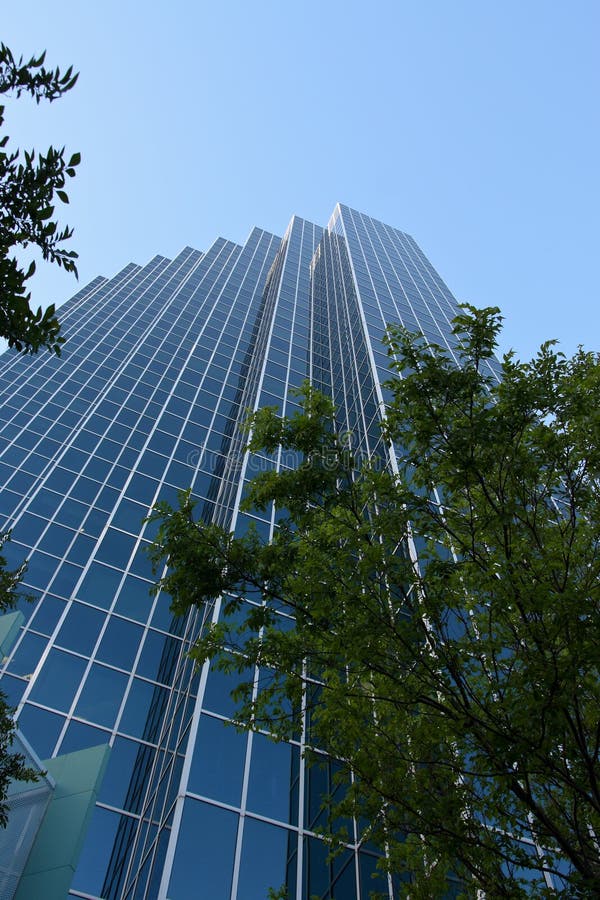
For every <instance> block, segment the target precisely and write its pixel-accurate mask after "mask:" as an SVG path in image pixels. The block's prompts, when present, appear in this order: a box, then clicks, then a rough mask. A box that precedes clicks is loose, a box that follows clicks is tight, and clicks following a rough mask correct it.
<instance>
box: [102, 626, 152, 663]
mask: <svg viewBox="0 0 600 900" xmlns="http://www.w3.org/2000/svg"><path fill="white" fill-rule="evenodd" d="M142 634H143V631H142V629H141V628H140V627H139V625H134V624H133V623H132V622H127V621H125V619H120V618H119V617H118V616H110V619H109V622H108V625H107V626H106V631H105V632H104V634H103V636H102V641H101V643H100V646H99V648H98V652H97V656H98V659H99V660H101V661H102V662H106V663H109V664H110V665H112V666H118V667H119V668H121V669H127V670H128V671H129V670H130V669H131V667H132V665H133V661H134V659H135V657H136V654H137V652H138V647H139V645H140V641H141V639H142Z"/></svg>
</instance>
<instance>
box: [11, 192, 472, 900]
mask: <svg viewBox="0 0 600 900" xmlns="http://www.w3.org/2000/svg"><path fill="white" fill-rule="evenodd" d="M455 313H456V302H455V300H454V299H453V297H452V295H451V294H450V292H449V291H448V288H447V287H446V286H445V285H444V283H443V282H442V280H441V279H440V277H439V276H438V274H437V273H436V272H435V270H434V269H433V268H432V266H431V265H430V263H429V262H428V261H427V259H426V258H425V257H424V255H423V254H422V252H421V251H420V249H419V248H418V246H417V245H416V244H415V242H414V241H413V239H412V238H411V237H409V236H408V235H406V234H404V233H402V232H400V231H397V230H395V229H394V228H390V227H388V226H386V225H384V224H382V223H380V222H377V221H375V220H373V219H371V218H370V217H368V216H365V215H362V214H361V213H358V212H356V211H354V210H351V209H349V208H348V207H345V206H341V205H338V206H337V207H336V209H335V210H334V213H333V215H332V217H331V220H330V222H329V224H328V226H327V227H326V228H325V229H323V228H322V227H319V226H317V225H314V224H312V223H310V222H307V221H305V220H303V219H300V218H298V217H294V218H292V220H291V222H290V224H289V227H288V229H287V231H286V233H285V235H284V237H283V238H280V237H277V236H276V235H273V234H269V233H267V232H265V231H262V230H261V229H258V228H255V229H254V230H253V231H252V232H251V234H250V236H249V238H248V240H247V241H246V243H245V244H244V245H243V246H239V245H237V244H234V243H232V242H230V241H227V240H223V239H218V240H217V241H216V242H215V243H214V244H213V245H212V247H210V248H209V249H208V250H206V252H199V251H197V250H193V249H191V248H189V247H188V248H186V249H185V250H183V251H182V252H181V253H180V254H179V256H177V257H176V258H175V259H173V260H170V259H166V258H164V257H162V256H157V257H155V258H154V259H153V260H151V262H149V263H148V264H147V265H146V266H143V267H140V266H138V265H134V264H131V265H129V266H127V267H126V268H125V269H124V270H123V271H122V272H119V274H118V275H116V276H115V277H114V278H112V279H106V278H97V279H95V280H94V281H92V282H91V283H90V284H89V285H88V286H87V287H85V288H83V289H82V290H81V291H79V292H78V293H77V294H76V295H75V296H74V297H73V298H72V299H71V300H70V301H68V302H67V303H66V304H65V305H64V306H62V307H61V310H60V318H61V321H62V326H63V334H64V335H65V337H66V339H67V342H66V344H65V347H64V350H63V354H62V356H61V357H60V359H57V358H55V357H52V356H51V355H50V354H46V355H40V356H39V357H23V356H18V355H16V354H14V353H12V352H8V353H6V354H4V356H3V357H2V359H1V361H0V368H1V373H2V381H1V391H2V398H1V399H2V414H1V421H0V470H1V480H0V485H1V491H0V505H1V509H0V514H1V517H2V520H3V521H4V522H5V524H6V527H9V528H11V529H12V533H13V538H12V541H11V544H10V545H9V547H8V550H9V555H10V562H11V563H13V564H14V565H18V564H19V563H20V562H21V561H22V560H23V559H24V558H25V557H27V558H28V559H29V566H28V569H27V573H26V575H25V578H24V584H25V590H26V591H27V592H28V593H29V594H31V595H33V596H34V600H33V602H28V603H25V602H24V603H21V604H20V606H21V611H22V613H23V615H24V621H23V624H22V627H21V630H20V633H19V635H18V639H17V640H16V642H15V643H14V647H13V649H12V650H11V651H10V652H9V653H8V654H7V655H6V656H5V658H4V661H3V664H2V679H1V684H0V689H1V690H3V691H4V693H5V694H6V695H7V696H8V698H9V700H10V702H11V703H12V704H13V705H14V706H15V707H16V709H17V715H18V726H19V728H20V729H21V731H22V732H23V734H24V735H25V736H26V737H27V739H28V741H29V743H30V744H31V746H32V748H33V749H34V751H35V752H36V753H37V755H38V757H40V758H41V759H50V758H52V757H56V756H62V755H63V754H68V753H73V752H76V751H85V750H87V749H88V748H93V747H98V746H102V745H109V746H110V748H111V749H110V754H109V757H108V763H107V766H106V771H105V774H104V777H103V779H102V782H101V785H100V787H99V789H98V792H97V796H96V798H95V799H96V802H95V806H94V808H93V813H92V815H91V818H90V820H89V826H88V827H87V830H86V834H85V839H84V841H83V846H82V848H81V854H80V855H79V857H78V863H77V865H76V868H75V872H74V876H73V879H72V883H71V889H70V896H74V897H80V898H99V897H102V898H106V900H116V898H140V900H141V898H152V900H153V898H169V900H187V898H199V900H259V898H263V897H265V898H266V897H267V894H268V889H269V887H273V888H275V889H277V888H279V887H280V886H282V885H286V886H287V890H288V896H289V897H290V900H307V898H309V897H312V896H313V895H315V896H318V897H322V898H333V897H335V898H337V900H363V898H364V900H366V898H368V897H369V893H370V891H372V890H375V889H376V890H379V891H383V892H386V891H388V890H389V891H390V896H392V894H393V891H392V886H391V884H388V881H387V879H386V878H385V877H384V876H382V875H379V876H376V877H375V878H374V877H373V874H374V873H375V871H376V863H377V859H376V857H375V856H374V855H373V854H372V853H371V852H370V851H369V850H368V849H367V848H360V849H359V848H357V846H356V845H352V843H350V844H349V845H348V849H347V852H345V853H343V854H341V855H340V856H338V857H336V859H334V860H333V861H327V855H328V851H327V848H326V847H325V846H324V845H323V843H322V841H321V840H320V839H319V838H318V837H316V836H315V834H314V829H315V827H316V826H317V825H318V824H319V820H320V814H321V812H320V802H319V798H320V797H321V796H322V795H323V793H326V792H327V790H328V773H327V771H326V770H317V769H315V770H311V771H306V770H305V769H304V767H303V765H302V764H301V752H302V747H301V745H300V744H294V743H289V744H285V743H279V744H275V743H272V742H270V741H269V739H268V737H267V736H266V735H263V734H250V735H247V734H240V733H238V732H237V731H236V730H235V729H234V728H226V727H223V721H224V720H225V721H226V720H227V719H228V718H229V717H230V716H231V714H232V711H233V704H232V701H231V699H230V696H229V692H230V689H231V686H232V685H231V683H229V682H228V680H227V679H226V678H225V676H223V675H222V674H220V673H214V672H210V671H208V670H207V669H204V670H202V671H201V672H195V671H194V669H193V666H192V664H191V662H190V661H189V659H188V658H187V651H188V650H189V648H190V643H191V642H192V641H193V640H194V637H195V635H196V634H197V631H198V628H199V624H200V623H199V622H198V621H197V614H192V615H190V617H189V618H188V619H173V617H172V616H171V614H170V612H169V599H168V597H165V596H162V595H159V596H157V597H152V596H151V595H150V588H151V586H152V583H153V577H152V572H151V568H150V565H149V562H148V559H147V555H146V552H145V550H146V547H147V545H148V542H149V541H150V540H151V538H152V532H151V529H150V526H149V525H148V524H146V523H145V522H144V519H145V517H146V516H147V515H148V513H149V511H150V509H151V507H152V506H153V504H154V503H156V502H157V501H158V500H160V499H167V500H169V501H171V502H174V501H175V500H176V497H177V493H178V491H179V490H180V489H181V488H185V487H188V486H191V488H192V492H193V495H194V496H195V497H197V498H198V499H199V506H198V509H199V510H200V512H201V514H202V515H203V516H204V517H206V518H207V519H212V520H214V521H217V522H219V523H221V524H223V525H227V526H228V527H230V528H232V529H234V530H236V531H238V533H241V531H242V530H243V529H245V528H247V526H248V521H249V519H251V518H252V517H251V516H249V515H248V514H247V513H242V512H240V510H239V502H240V497H241V495H242V492H243V489H244V483H245V482H246V481H247V480H248V479H249V478H251V477H252V476H253V474H254V473H255V472H257V471H259V470H260V469H262V468H264V467H265V466H278V465H284V464H285V465H289V464H291V462H292V461H291V460H290V459H289V458H286V459H285V460H284V459H281V458H269V459H267V458H263V457H261V456H260V455H253V456H249V455H248V454H247V453H245V452H244V439H243V436H242V434H241V432H240V428H239V426H240V423H241V422H242V421H243V420H244V419H245V417H246V414H247V410H248V409H256V408H259V407H260V406H264V405H267V404H268V405H278V406H279V407H280V408H281V409H282V410H283V411H284V412H286V413H288V412H291V411H292V410H293V408H294V398H293V396H292V397H290V395H289V390H290V388H293V387H296V386H298V385H299V384H301V382H302V381H303V380H304V379H305V378H306V377H307V376H309V377H310V378H311V379H312V380H313V382H314V383H315V384H317V385H318V386H319V387H321V388H324V389H325V390H327V391H328V392H330V393H331V394H332V395H333V397H334V399H335V402H336V404H337V406H338V410H339V416H340V427H341V428H343V429H346V430H349V431H351V432H352V434H353V435H354V436H355V440H356V446H357V447H358V448H360V449H363V450H364V451H365V452H367V453H369V454H374V453H376V454H379V455H381V456H382V457H384V458H386V460H387V461H388V462H389V463H390V464H391V465H393V459H388V454H389V452H390V451H389V448H387V447H386V446H384V445H383V443H382V441H381V438H380V435H379V430H378V422H379V420H380V417H381V414H382V409H383V404H384V402H385V396H384V393H383V390H382V387H381V381H382V380H383V379H385V378H386V377H387V374H388V364H387V357H386V353H385V350H384V349H383V348H382V345H381V337H382V333H383V330H384V328H385V325H386V323H387V322H389V321H400V322H402V323H404V324H405V325H407V326H408V327H409V328H411V329H420V330H422V331H423V332H424V334H425V335H427V336H428V337H430V338H431V339H433V340H435V341H436V342H437V343H439V344H442V345H444V344H445V345H447V346H448V348H449V349H450V350H451V348H452V335H451V332H450V320H451V319H452V317H453V316H454V315H455ZM254 521H255V523H256V526H257V527H258V529H259V531H260V532H261V533H262V534H263V535H264V536H265V537H268V536H269V534H270V533H271V529H272V528H273V527H275V523H274V521H273V515H272V514H271V515H268V516H264V517H262V518H260V517H257V518H255V520H254ZM217 612H218V610H217ZM354 838H357V835H356V834H355V835H354Z"/></svg>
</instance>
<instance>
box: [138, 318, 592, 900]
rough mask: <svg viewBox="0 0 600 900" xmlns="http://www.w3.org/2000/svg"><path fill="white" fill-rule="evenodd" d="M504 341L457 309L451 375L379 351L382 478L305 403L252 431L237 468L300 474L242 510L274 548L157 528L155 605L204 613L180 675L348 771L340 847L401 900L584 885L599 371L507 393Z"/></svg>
mask: <svg viewBox="0 0 600 900" xmlns="http://www.w3.org/2000/svg"><path fill="white" fill-rule="evenodd" d="M500 322H501V317H500V316H499V313H498V310H496V309H486V310H476V309H474V308H472V307H464V308H463V310H462V311H461V314H460V315H459V316H458V317H457V318H456V319H455V322H454V335H455V339H456V347H455V355H456V358H457V359H458V361H459V364H458V365H457V363H456V362H455V360H454V359H453V358H451V356H450V354H449V353H448V351H447V350H445V349H443V348H442V347H439V346H436V345H432V344H428V343H427V342H426V341H425V339H424V338H423V337H422V336H420V335H412V334H409V333H408V332H406V331H405V330H403V329H401V328H397V327H392V328H390V329H389V332H388V337H387V342H388V349H389V352H390V358H391V365H392V369H393V373H394V374H393V377H392V378H391V379H390V382H389V385H388V387H389V388H390V390H391V393H392V398H393V399H392V401H391V403H390V406H389V409H388V413H387V418H386V420H385V422H384V425H383V428H384V433H385V435H386V437H387V439H388V440H389V442H390V443H393V444H394V446H395V448H396V455H397V458H398V469H399V471H398V472H393V471H392V470H391V468H390V467H389V466H387V465H382V464H381V461H379V464H378V461H377V460H367V461H364V462H362V464H361V463H360V460H358V459H356V458H354V457H353V456H352V453H351V451H350V450H349V449H348V446H349V441H348V436H345V435H339V434H337V433H336V429H335V410H334V409H333V406H332V404H331V401H330V400H329V399H327V398H326V397H324V396H322V395H321V394H319V393H318V392H316V391H314V390H312V389H311V388H310V387H308V386H306V387H305V389H304V391H303V396H302V404H303V408H302V412H301V413H299V414H297V415H294V416H292V417H291V418H283V419H282V418H280V417H278V416H277V415H276V413H275V411H274V410H273V409H265V410H261V411H259V412H258V413H256V414H255V415H254V416H253V417H252V419H251V422H250V427H251V437H250V443H249V448H250V450H251V451H258V450H259V449H263V450H265V451H267V452H274V451H275V450H276V449H277V447H279V446H283V447H284V448H289V449H291V450H293V451H295V452H297V453H300V454H301V455H302V457H303V462H302V464H301V465H300V466H299V467H298V468H297V469H296V470H294V471H289V470H287V471H281V472H274V471H269V472H265V473H262V474H261V475H259V476H258V477H257V478H255V479H254V481H253V482H252V483H251V484H250V486H249V491H248V495H247V499H246V501H245V505H246V508H247V509H252V508H255V509H257V510H263V511H264V510H267V509H269V508H270V506H271V504H273V503H274V504H275V506H276V507H277V508H278V509H279V514H280V516H281V518H280V521H279V527H278V528H277V529H276V531H275V535H274V538H273V541H272V542H271V543H270V544H266V543H264V542H263V541H262V540H261V539H260V538H259V536H258V534H257V533H256V532H253V531H252V530H250V531H248V532H247V533H245V534H244V535H242V536H240V537H234V536H232V535H231V534H229V533H227V532H226V531H224V530H222V529H220V528H218V527H217V526H215V525H213V524H206V523H203V522H200V521H197V520H196V518H195V515H194V504H193V502H192V500H191V498H190V495H189V493H188V494H184V495H182V497H181V501H180V508H179V509H176V510H174V509H171V508H170V507H169V506H168V505H166V504H163V505H159V507H158V508H157V510H156V511H155V512H154V514H153V518H154V519H155V520H156V521H158V522H159V523H160V528H159V531H158V536H157V539H156V543H155V545H154V548H153V558H154V562H155V564H156V566H157V567H158V566H162V564H163V563H164V562H165V561H166V562H167V563H168V566H169V567H168V569H166V570H162V568H161V569H160V571H164V574H163V578H162V579H161V582H160V585H159V587H160V588H161V589H164V590H165V591H167V592H169V593H170V594H171V596H172V598H173V609H174V610H175V612H176V613H179V614H184V613H185V612H187V611H188V610H189V609H190V608H191V607H200V608H201V609H203V610H204V612H205V616H204V620H205V622H207V624H206V625H205V627H204V629H203V631H202V633H201V635H200V636H199V638H198V641H197V643H196V645H195V648H194V650H193V656H194V657H195V658H196V659H197V660H198V663H203V662H204V661H205V660H207V659H213V660H215V662H214V663H213V664H214V665H217V666H218V667H220V668H222V669H225V670H228V671H235V672H239V674H240V685H239V687H238V688H237V689H236V691H235V692H234V696H235V697H236V698H237V700H238V703H239V711H238V718H239V721H240V723H242V724H243V725H244V726H245V727H247V728H265V729H268V730H269V731H270V732H271V733H272V734H273V735H274V736H275V737H276V738H278V739H282V738H286V737H289V736H290V735H292V734H298V733H300V732H301V731H302V729H303V728H304V729H305V734H306V735H307V745H308V747H309V750H308V751H307V757H308V761H309V762H310V763H315V762H318V761H319V760H320V759H321V760H322V758H323V757H322V753H323V751H324V752H326V753H327V754H330V755H331V756H332V757H333V758H335V759H336V760H337V761H339V774H338V778H339V785H340V786H339V788H338V790H337V791H336V798H339V797H341V799H336V800H335V801H333V800H331V799H327V798H325V804H326V805H329V809H330V814H331V822H332V826H331V829H332V832H333V833H335V830H336V829H335V825H334V824H333V823H334V822H335V821H336V819H337V820H338V821H339V817H340V816H342V815H344V814H345V815H352V816H354V817H355V818H356V819H357V820H358V821H361V822H367V823H369V824H368V825H367V826H366V827H365V829H364V834H365V837H368V838H369V840H370V841H371V842H373V843H375V845H376V846H378V847H379V848H380V851H381V854H382V858H381V863H380V865H381V866H382V868H387V869H388V870H389V871H391V872H392V873H395V874H396V876H398V877H399V879H400V881H401V882H402V884H403V885H404V889H405V891H406V895H408V894H410V897H411V898H413V900H414V898H431V897H441V896H443V895H444V891H445V890H446V889H447V887H448V885H449V884H451V881H452V878H453V877H454V878H458V879H460V881H461V883H462V891H463V896H465V897H476V896H477V891H478V890H483V891H485V892H486V895H487V896H489V897H506V898H511V900H512V898H518V897H521V896H523V897H525V896H527V897H532V896H537V897H544V896H554V895H555V894H554V892H553V891H551V890H550V889H549V888H547V887H545V886H544V882H543V878H542V877H541V876H542V875H543V873H544V872H546V873H554V874H560V873H562V878H563V881H562V882H559V884H562V887H559V888H558V892H559V893H564V895H566V896H569V897H589V898H591V897H597V895H598V885H599V884H600V848H599V844H598V838H599V836H600V780H599V779H600V767H599V752H600V679H599V671H598V668H599V663H600V627H599V626H600V535H599V528H598V526H599V522H600V515H599V513H600V508H599V504H600V492H599V488H600V449H599V448H600V440H599V438H600V412H599V411H600V364H599V360H598V357H597V356H596V355H594V354H591V353H585V352H583V350H579V351H578V352H577V353H576V354H575V356H574V357H573V358H572V359H567V358H565V357H564V356H563V355H562V354H561V353H559V352H557V351H556V350H555V348H554V347H553V344H552V343H547V344H544V345H543V346H542V348H541V349H540V351H539V353H538V355H537V356H536V357H535V358H534V359H533V360H532V361H531V362H527V363H522V362H519V361H518V360H517V359H516V358H515V357H514V356H513V355H512V354H508V355H507V356H505V357H504V359H503V362H502V379H501V380H500V381H498V380H497V379H495V377H494V376H493V374H492V369H491V368H490V367H489V365H488V360H489V359H490V358H491V357H492V355H493V352H494V349H495V347H496V345H497V336H498V332H499V329H500ZM400 376H402V377H400ZM283 614H288V615H289V616H290V617H292V618H290V619H287V620H285V625H286V627H282V624H283V619H282V615H283ZM290 626H291V627H290ZM258 675H260V677H258ZM334 837H335V834H334ZM337 838H338V839H340V838H341V839H343V834H341V835H340V834H339V833H338V834H337ZM532 868H533V869H535V870H537V871H538V874H539V875H540V880H539V881H538V882H537V883H536V884H529V883H528V881H527V875H526V873H525V872H524V870H525V869H529V870H531V869H532Z"/></svg>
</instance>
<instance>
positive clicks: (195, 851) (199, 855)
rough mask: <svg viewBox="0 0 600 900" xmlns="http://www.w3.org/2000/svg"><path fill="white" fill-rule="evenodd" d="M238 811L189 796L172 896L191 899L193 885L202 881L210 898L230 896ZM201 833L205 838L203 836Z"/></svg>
mask: <svg viewBox="0 0 600 900" xmlns="http://www.w3.org/2000/svg"><path fill="white" fill-rule="evenodd" d="M237 825H238V816H237V814H236V813H233V812H229V811H228V810H225V809H220V808H219V807H217V806H210V805H209V804H207V803H202V802H201V801H199V800H193V799H191V798H188V799H186V801H185V806H184V810H183V817H182V821H181V829H180V832H179V840H178V843H177V849H176V851H175V859H174V861H173V871H172V874H171V880H170V883H169V889H168V897H169V900H189V897H190V885H193V884H195V885H202V890H203V891H204V893H205V895H206V897H207V898H208V897H210V900H229V895H230V892H231V878H232V874H233V872H232V866H231V860H232V859H233V852H234V849H235V840H236V834H237ZM199 835H202V839H201V840H199V839H198V837H199Z"/></svg>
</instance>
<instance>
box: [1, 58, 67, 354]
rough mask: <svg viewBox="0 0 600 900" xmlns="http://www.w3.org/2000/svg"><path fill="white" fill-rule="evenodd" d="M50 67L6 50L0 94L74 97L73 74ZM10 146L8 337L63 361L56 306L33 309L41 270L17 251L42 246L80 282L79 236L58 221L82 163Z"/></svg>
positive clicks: (6, 188)
mask: <svg viewBox="0 0 600 900" xmlns="http://www.w3.org/2000/svg"><path fill="white" fill-rule="evenodd" d="M44 59H45V53H42V54H41V55H40V56H38V57H31V59H30V60H29V61H28V62H25V63H24V62H23V58H22V57H21V58H20V59H19V60H16V59H15V57H14V56H13V54H12V53H11V51H10V50H9V48H8V47H6V46H5V45H4V44H0V94H7V95H8V96H13V97H19V96H20V95H21V94H22V93H23V92H25V93H28V94H30V95H31V96H32V97H33V98H34V99H35V101H36V103H39V102H40V100H42V99H44V100H49V101H53V100H56V99H57V98H59V97H61V96H63V94H65V93H66V92H67V91H70V90H71V88H72V87H73V85H74V84H75V82H76V81H77V75H76V74H75V75H74V74H73V71H72V67H69V68H68V69H67V71H66V72H65V73H64V75H63V74H61V72H60V70H59V69H54V70H51V69H46V68H45V67H44ZM3 125H4V106H0V127H1V126H3ZM8 140H9V139H8V135H3V136H2V137H1V138H0V336H1V337H4V338H6V339H7V341H8V345H9V347H14V348H15V349H16V350H20V351H21V350H22V351H25V352H26V353H36V352H37V351H38V350H39V349H40V348H41V347H47V348H48V349H49V350H51V351H53V352H54V353H57V354H60V348H61V344H62V343H63V342H64V338H62V337H60V335H59V331H60V325H59V323H58V320H57V317H56V313H55V308H54V305H51V306H49V307H48V308H47V309H46V310H45V311H43V312H42V309H41V307H40V308H38V309H37V310H34V309H32V308H31V306H30V300H31V293H30V292H28V290H27V280H28V279H29V278H30V277H31V276H32V275H33V273H34V271H35V263H34V262H32V263H31V264H30V265H29V266H28V267H27V268H24V267H23V265H22V264H21V263H20V262H19V256H18V255H17V254H15V252H14V251H15V249H18V248H19V247H20V248H26V247H28V246H30V245H31V246H35V247H37V248H38V249H39V250H40V251H41V254H42V257H43V259H45V260H49V261H50V262H53V263H56V264H57V265H58V266H62V267H63V268H64V269H65V270H66V271H67V272H74V273H75V274H77V268H76V264H75V260H76V258H77V254H76V253H75V251H74V250H67V249H66V248H65V246H64V245H65V242H66V241H68V240H69V238H70V237H71V235H72V234H73V230H72V229H71V228H69V227H68V226H65V227H64V228H61V227H60V226H59V225H58V223H57V221H56V219H54V218H53V217H54V208H55V207H54V202H55V201H54V198H55V196H56V197H57V198H58V199H59V200H61V201H62V203H68V202H69V198H68V195H67V193H66V192H65V190H64V188H65V182H66V179H67V177H73V176H74V175H75V168H76V166H78V165H79V162H80V155H79V153H75V154H73V155H72V156H71V158H70V159H69V161H68V162H67V160H66V158H65V150H64V148H63V149H61V150H57V149H55V148H54V147H50V148H49V149H48V151H47V152H46V154H45V155H42V154H39V155H36V153H35V151H33V150H32V151H31V152H27V151H25V152H24V153H23V154H22V155H21V152H20V151H19V150H14V151H10V150H9V149H8V148H7V145H8Z"/></svg>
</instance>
